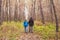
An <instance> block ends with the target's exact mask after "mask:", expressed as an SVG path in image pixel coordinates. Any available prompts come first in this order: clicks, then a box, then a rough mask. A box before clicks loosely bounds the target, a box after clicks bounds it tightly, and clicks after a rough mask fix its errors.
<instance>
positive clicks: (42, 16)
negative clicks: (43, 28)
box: [39, 0, 45, 24]
mask: <svg viewBox="0 0 60 40" xmlns="http://www.w3.org/2000/svg"><path fill="white" fill-rule="evenodd" d="M39 2H40V13H41V18H42V23H43V24H45V21H44V15H43V9H42V4H41V2H42V0H40V1H39Z"/></svg>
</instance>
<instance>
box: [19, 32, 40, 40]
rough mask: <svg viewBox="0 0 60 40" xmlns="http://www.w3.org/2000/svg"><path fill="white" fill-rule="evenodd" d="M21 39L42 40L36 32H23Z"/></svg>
mask: <svg viewBox="0 0 60 40" xmlns="http://www.w3.org/2000/svg"><path fill="white" fill-rule="evenodd" d="M20 40H40V36H39V35H36V34H34V33H23V34H21V36H20Z"/></svg>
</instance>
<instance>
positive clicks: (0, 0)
mask: <svg viewBox="0 0 60 40" xmlns="http://www.w3.org/2000/svg"><path fill="white" fill-rule="evenodd" d="M1 4H2V0H0V24H1Z"/></svg>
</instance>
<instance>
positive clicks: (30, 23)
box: [29, 17, 34, 33]
mask: <svg viewBox="0 0 60 40" xmlns="http://www.w3.org/2000/svg"><path fill="white" fill-rule="evenodd" d="M33 26H34V20H33V18H32V17H31V18H30V19H29V32H31V33H32V32H33Z"/></svg>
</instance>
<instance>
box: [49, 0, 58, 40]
mask: <svg viewBox="0 0 60 40" xmlns="http://www.w3.org/2000/svg"><path fill="white" fill-rule="evenodd" d="M50 1H51V3H52V7H53V11H54V16H55V22H56V33H58V27H59V26H58V19H57V14H56V9H55V5H54V2H53V0H50ZM56 40H58V35H57V34H56Z"/></svg>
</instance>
